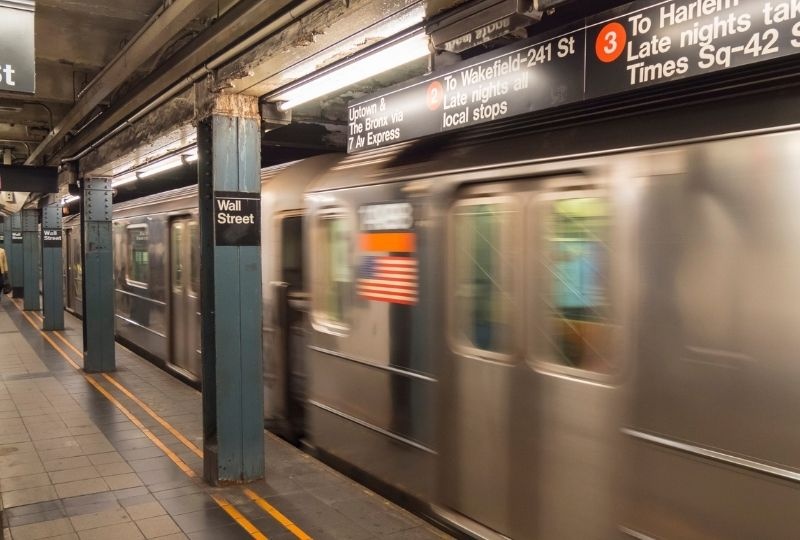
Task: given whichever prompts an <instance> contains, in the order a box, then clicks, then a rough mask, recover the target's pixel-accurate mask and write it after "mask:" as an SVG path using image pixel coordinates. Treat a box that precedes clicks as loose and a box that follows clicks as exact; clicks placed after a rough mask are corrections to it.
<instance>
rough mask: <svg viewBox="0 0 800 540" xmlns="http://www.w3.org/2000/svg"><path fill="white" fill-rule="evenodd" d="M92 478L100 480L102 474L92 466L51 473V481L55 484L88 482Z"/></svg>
mask: <svg viewBox="0 0 800 540" xmlns="http://www.w3.org/2000/svg"><path fill="white" fill-rule="evenodd" d="M90 478H100V473H98V472H97V469H95V468H94V467H92V466H91V465H89V466H88V467H75V468H74V469H66V470H62V471H53V472H51V473H50V479H51V480H52V481H53V483H54V484H63V483H64V482H72V481H75V480H88V479H90Z"/></svg>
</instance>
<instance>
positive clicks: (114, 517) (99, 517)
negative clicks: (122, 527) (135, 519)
mask: <svg viewBox="0 0 800 540" xmlns="http://www.w3.org/2000/svg"><path fill="white" fill-rule="evenodd" d="M69 519H70V521H71V522H72V526H73V527H74V528H75V530H76V531H78V532H80V531H84V530H87V529H96V528H98V527H106V526H108V525H117V524H119V523H128V522H130V521H131V518H130V517H128V513H127V512H126V511H125V509H124V508H122V507H121V506H118V507H116V508H111V509H108V510H102V511H100V512H93V513H91V514H82V515H78V516H73V517H71V518H69Z"/></svg>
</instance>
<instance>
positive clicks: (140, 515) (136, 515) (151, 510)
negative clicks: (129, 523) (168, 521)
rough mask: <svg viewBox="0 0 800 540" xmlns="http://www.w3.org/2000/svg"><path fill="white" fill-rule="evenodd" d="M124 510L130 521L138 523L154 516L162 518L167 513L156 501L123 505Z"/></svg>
mask: <svg viewBox="0 0 800 540" xmlns="http://www.w3.org/2000/svg"><path fill="white" fill-rule="evenodd" d="M125 510H126V511H127V512H128V515H129V516H130V517H131V519H133V520H135V521H138V520H140V519H147V518H151V517H156V516H163V515H165V514H166V513H167V511H166V510H164V507H163V506H161V504H159V503H158V502H156V501H151V502H142V503H138V504H131V505H125Z"/></svg>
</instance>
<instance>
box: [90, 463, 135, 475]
mask: <svg viewBox="0 0 800 540" xmlns="http://www.w3.org/2000/svg"><path fill="white" fill-rule="evenodd" d="M95 468H96V469H97V472H98V473H100V476H114V475H117V474H127V473H132V472H133V469H131V466H130V465H128V464H127V463H125V462H119V463H104V464H102V465H95Z"/></svg>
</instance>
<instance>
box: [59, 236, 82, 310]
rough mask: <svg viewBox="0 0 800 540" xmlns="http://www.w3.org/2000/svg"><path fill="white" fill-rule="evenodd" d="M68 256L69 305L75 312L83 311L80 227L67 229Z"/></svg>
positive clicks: (66, 287)
mask: <svg viewBox="0 0 800 540" xmlns="http://www.w3.org/2000/svg"><path fill="white" fill-rule="evenodd" d="M65 232H66V240H67V241H66V246H67V256H66V257H65V264H66V283H65V288H64V290H65V291H66V296H67V298H66V302H67V307H68V308H69V309H71V310H73V311H74V312H75V313H78V314H82V313H83V272H82V270H83V267H82V265H81V243H80V229H78V228H70V229H66V230H65Z"/></svg>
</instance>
